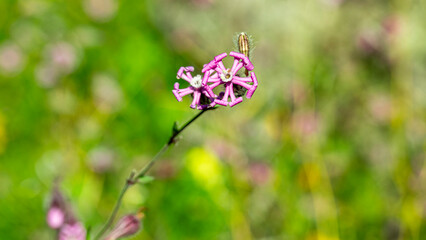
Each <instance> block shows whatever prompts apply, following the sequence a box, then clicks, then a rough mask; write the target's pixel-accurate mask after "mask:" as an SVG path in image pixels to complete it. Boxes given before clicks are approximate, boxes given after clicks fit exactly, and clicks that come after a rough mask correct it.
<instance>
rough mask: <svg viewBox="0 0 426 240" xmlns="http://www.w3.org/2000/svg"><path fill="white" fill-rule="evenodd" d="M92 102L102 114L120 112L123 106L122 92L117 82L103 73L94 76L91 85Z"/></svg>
mask: <svg viewBox="0 0 426 240" xmlns="http://www.w3.org/2000/svg"><path fill="white" fill-rule="evenodd" d="M92 93H93V100H94V102H95V105H96V107H97V108H98V109H99V110H100V111H102V112H104V113H112V112H116V111H118V110H120V108H121V107H122V105H123V92H122V90H121V87H120V84H119V83H118V82H117V80H116V79H115V78H114V77H113V76H111V75H109V74H105V73H101V74H96V75H95V76H94V77H93V83H92Z"/></svg>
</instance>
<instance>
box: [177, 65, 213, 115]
mask: <svg viewBox="0 0 426 240" xmlns="http://www.w3.org/2000/svg"><path fill="white" fill-rule="evenodd" d="M192 71H194V67H181V68H180V69H179V71H178V73H177V79H180V78H182V79H183V80H185V81H187V82H188V83H189V84H190V86H189V87H187V88H183V89H179V83H177V82H176V83H175V85H174V89H173V91H172V92H173V94H174V95H175V97H176V99H177V100H178V101H179V102H180V101H182V97H184V96H186V95H188V94H193V100H192V103H191V105H190V107H191V108H197V109H200V110H201V109H205V108H208V107H213V106H215V105H216V103H215V101H214V97H216V95H214V94H213V92H210V93H209V92H208V91H207V90H208V88H207V87H206V85H205V84H202V82H203V81H202V79H201V75H196V76H195V77H193V76H192V75H191V72H192ZM204 77H208V74H205V75H204ZM211 94H213V95H211ZM203 95H204V96H206V97H207V98H208V101H205V100H206V99H205V98H202V97H203Z"/></svg>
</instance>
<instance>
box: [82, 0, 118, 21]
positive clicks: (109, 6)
mask: <svg viewBox="0 0 426 240" xmlns="http://www.w3.org/2000/svg"><path fill="white" fill-rule="evenodd" d="M83 7H84V11H85V12H86V13H87V15H89V16H90V17H91V18H92V19H93V20H95V21H98V22H107V21H109V20H111V19H112V18H113V17H114V15H115V13H116V12H117V2H116V0H84V2H83Z"/></svg>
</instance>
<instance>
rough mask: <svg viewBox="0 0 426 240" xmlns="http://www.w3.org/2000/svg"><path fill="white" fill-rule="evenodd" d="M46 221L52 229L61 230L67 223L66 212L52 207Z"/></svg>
mask: <svg viewBox="0 0 426 240" xmlns="http://www.w3.org/2000/svg"><path fill="white" fill-rule="evenodd" d="M46 220H47V224H48V225H49V227H50V228H53V229H57V228H60V227H61V226H62V224H64V222H65V212H64V211H63V210H62V209H61V208H59V207H56V206H52V207H51V208H50V209H49V211H48V212H47V219H46Z"/></svg>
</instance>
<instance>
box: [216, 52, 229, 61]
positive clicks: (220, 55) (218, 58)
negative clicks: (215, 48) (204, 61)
mask: <svg viewBox="0 0 426 240" xmlns="http://www.w3.org/2000/svg"><path fill="white" fill-rule="evenodd" d="M226 56H228V54H226V53H222V54H219V55H217V56H216V57H214V61H215V62H219V61H221V60H222V59H224V58H225V57H226Z"/></svg>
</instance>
